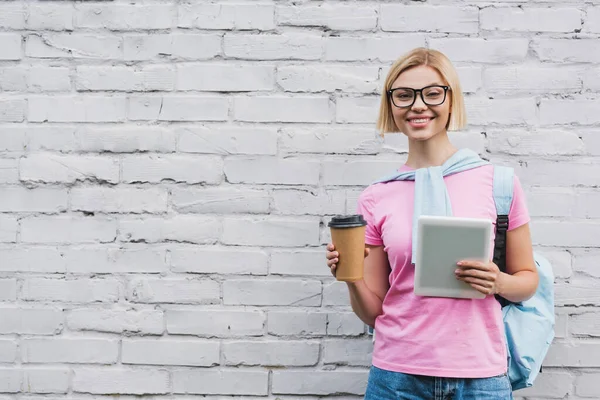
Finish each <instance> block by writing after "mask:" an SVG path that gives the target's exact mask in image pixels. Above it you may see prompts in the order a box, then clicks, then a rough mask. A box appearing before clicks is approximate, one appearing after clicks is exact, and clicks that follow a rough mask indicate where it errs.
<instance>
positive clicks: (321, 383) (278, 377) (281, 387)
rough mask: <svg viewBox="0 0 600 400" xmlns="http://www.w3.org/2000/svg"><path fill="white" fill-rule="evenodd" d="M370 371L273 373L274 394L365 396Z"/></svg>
mask: <svg viewBox="0 0 600 400" xmlns="http://www.w3.org/2000/svg"><path fill="white" fill-rule="evenodd" d="M368 374H369V372H368V371H366V370H365V371H273V374H272V382H273V383H272V389H271V390H272V392H273V394H302V395H304V394H312V395H336V396H337V395H340V394H354V395H364V393H365V388H366V387H367V379H368Z"/></svg>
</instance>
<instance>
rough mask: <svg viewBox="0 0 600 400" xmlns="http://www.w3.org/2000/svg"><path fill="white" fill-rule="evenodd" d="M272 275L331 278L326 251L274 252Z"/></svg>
mask: <svg viewBox="0 0 600 400" xmlns="http://www.w3.org/2000/svg"><path fill="white" fill-rule="evenodd" d="M269 273H270V274H271V275H288V276H311V277H318V276H322V277H330V276H331V272H330V270H329V268H327V264H326V260H325V251H324V249H318V250H312V249H307V250H306V249H302V250H273V251H272V252H271V268H270V270H269Z"/></svg>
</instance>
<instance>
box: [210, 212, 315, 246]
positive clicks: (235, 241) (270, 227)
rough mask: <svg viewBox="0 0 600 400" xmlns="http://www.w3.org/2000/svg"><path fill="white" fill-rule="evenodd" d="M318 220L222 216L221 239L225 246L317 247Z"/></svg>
mask: <svg viewBox="0 0 600 400" xmlns="http://www.w3.org/2000/svg"><path fill="white" fill-rule="evenodd" d="M318 239H319V223H318V221H317V220H315V219H314V218H313V219H304V218H303V219H299V218H295V219H292V218H272V217H269V218H224V219H223V235H222V237H221V241H222V242H223V243H224V244H228V245H241V246H269V247H304V246H316V245H318V244H319V243H318Z"/></svg>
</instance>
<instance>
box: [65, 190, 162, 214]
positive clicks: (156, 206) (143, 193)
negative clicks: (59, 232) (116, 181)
mask: <svg viewBox="0 0 600 400" xmlns="http://www.w3.org/2000/svg"><path fill="white" fill-rule="evenodd" d="M71 210H73V211H87V212H102V213H161V212H166V211H167V190H166V189H164V188H130V187H118V188H106V187H86V188H74V189H72V190H71Z"/></svg>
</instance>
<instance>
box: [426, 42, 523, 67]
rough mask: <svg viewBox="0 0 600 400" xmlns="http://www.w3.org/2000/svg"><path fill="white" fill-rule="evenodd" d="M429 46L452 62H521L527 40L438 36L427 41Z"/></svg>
mask: <svg viewBox="0 0 600 400" xmlns="http://www.w3.org/2000/svg"><path fill="white" fill-rule="evenodd" d="M429 45H430V48H432V49H435V50H439V51H441V52H442V53H444V54H446V56H447V57H448V58H450V59H451V60H452V62H455V63H456V62H469V63H473V62H475V63H486V64H506V63H516V62H522V61H524V60H525V57H527V52H528V50H529V40H528V39H520V38H514V39H513V38H510V39H481V38H440V39H431V40H430V41H429Z"/></svg>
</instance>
